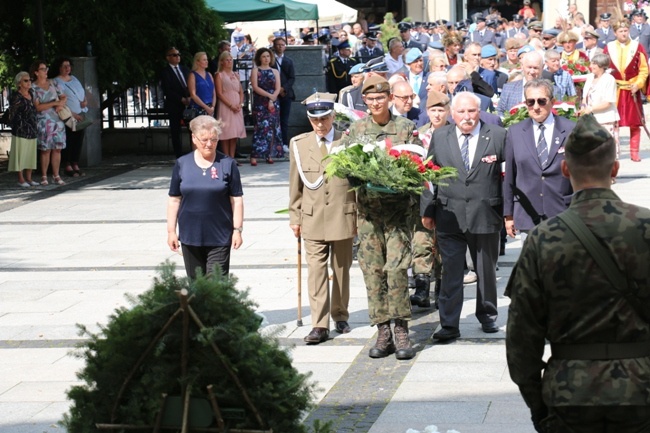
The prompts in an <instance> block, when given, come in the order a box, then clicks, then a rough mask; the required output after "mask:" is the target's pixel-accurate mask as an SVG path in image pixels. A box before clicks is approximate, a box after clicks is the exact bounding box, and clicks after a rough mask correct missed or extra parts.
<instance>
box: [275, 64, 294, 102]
mask: <svg viewBox="0 0 650 433" xmlns="http://www.w3.org/2000/svg"><path fill="white" fill-rule="evenodd" d="M275 68H276V69H278V64H277V62H276V64H275ZM279 71H280V86H282V87H283V88H284V90H285V91H286V92H287V97H288V98H289V99H291V100H294V99H296V94H295V93H294V91H293V83H294V82H295V81H296V71H295V69H294V67H293V60H291V59H290V58H289V57H287V55H286V53H285V55H284V56H283V57H282V66H280V68H279Z"/></svg>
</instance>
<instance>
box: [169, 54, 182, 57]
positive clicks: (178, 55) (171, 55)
mask: <svg viewBox="0 0 650 433" xmlns="http://www.w3.org/2000/svg"><path fill="white" fill-rule="evenodd" d="M180 56H181V53H171V54H167V57H180Z"/></svg>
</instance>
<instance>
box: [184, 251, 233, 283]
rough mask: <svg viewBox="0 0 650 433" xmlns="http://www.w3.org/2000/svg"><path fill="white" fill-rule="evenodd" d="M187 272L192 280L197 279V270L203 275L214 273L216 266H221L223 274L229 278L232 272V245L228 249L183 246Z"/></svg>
mask: <svg viewBox="0 0 650 433" xmlns="http://www.w3.org/2000/svg"><path fill="white" fill-rule="evenodd" d="M181 248H182V250H183V261H184V262H185V272H187V276H188V277H190V278H191V279H195V278H196V275H197V269H200V270H201V272H202V273H203V275H208V274H211V273H212V270H213V269H214V266H215V265H217V264H218V265H219V266H221V273H222V274H223V275H224V276H227V275H228V273H229V272H230V245H228V246H226V247H197V246H194V245H186V244H181Z"/></svg>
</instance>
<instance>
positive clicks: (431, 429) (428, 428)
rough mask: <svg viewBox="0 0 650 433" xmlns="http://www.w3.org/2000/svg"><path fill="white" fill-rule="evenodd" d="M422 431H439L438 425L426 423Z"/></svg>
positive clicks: (428, 432) (427, 432)
mask: <svg viewBox="0 0 650 433" xmlns="http://www.w3.org/2000/svg"><path fill="white" fill-rule="evenodd" d="M424 433H439V431H438V427H436V426H435V425H428V426H426V427H425V428H424Z"/></svg>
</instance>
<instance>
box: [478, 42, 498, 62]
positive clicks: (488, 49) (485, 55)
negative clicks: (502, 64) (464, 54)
mask: <svg viewBox="0 0 650 433" xmlns="http://www.w3.org/2000/svg"><path fill="white" fill-rule="evenodd" d="M496 55H497V49H496V48H495V47H494V45H492V44H487V45H484V46H483V48H481V58H482V59H489V58H490V57H495V56H496Z"/></svg>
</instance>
